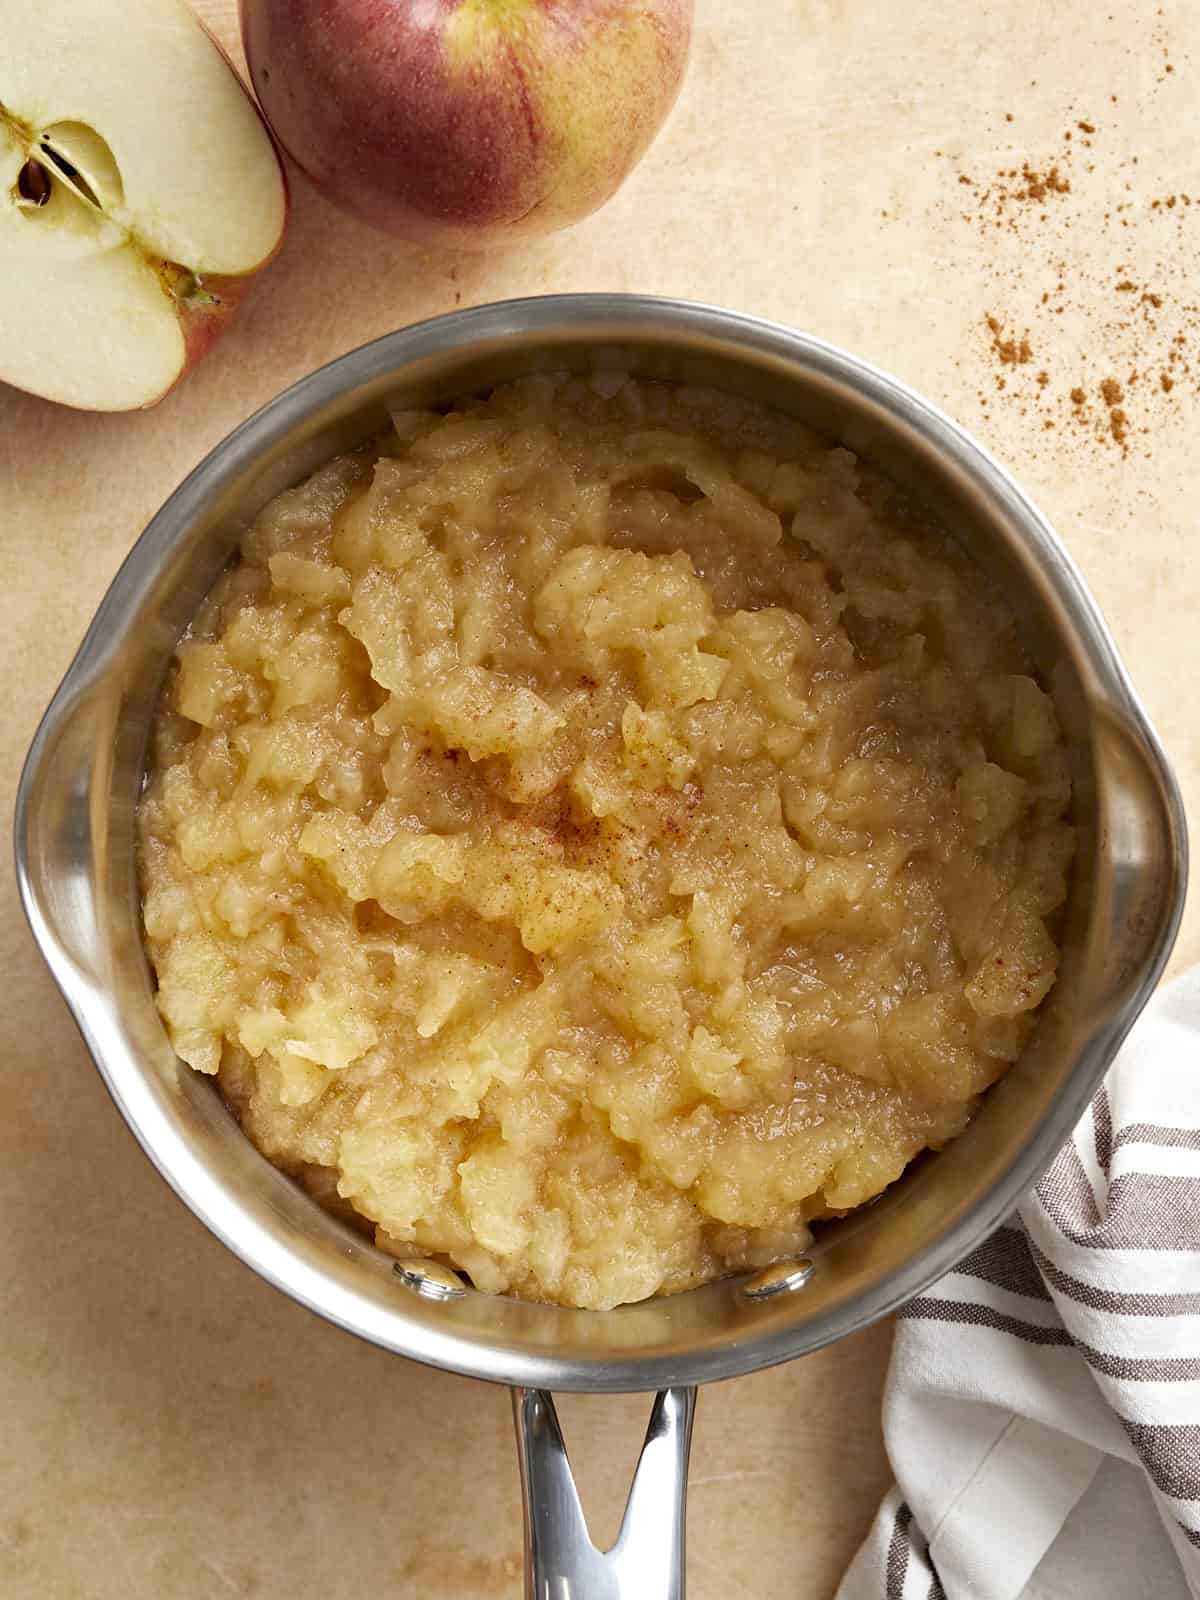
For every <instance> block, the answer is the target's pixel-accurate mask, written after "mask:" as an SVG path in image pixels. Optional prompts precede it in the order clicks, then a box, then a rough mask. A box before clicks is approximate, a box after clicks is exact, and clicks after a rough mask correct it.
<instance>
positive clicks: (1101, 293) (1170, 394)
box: [938, 23, 1200, 461]
mask: <svg viewBox="0 0 1200 1600" xmlns="http://www.w3.org/2000/svg"><path fill="white" fill-rule="evenodd" d="M1158 27H1159V32H1158V33H1157V34H1156V35H1155V37H1154V38H1153V39H1152V40H1150V41H1149V43H1150V45H1152V46H1155V47H1159V48H1161V49H1162V51H1163V54H1164V56H1165V54H1166V48H1167V47H1166V43H1165V37H1164V36H1163V34H1162V27H1163V25H1162V24H1161V23H1160V24H1159V25H1158ZM1142 48H1143V49H1144V48H1146V43H1145V42H1144V43H1143V46H1142ZM1181 76H1182V67H1181V73H1180V75H1179V76H1178V77H1176V79H1175V80H1174V82H1175V83H1180V87H1179V90H1175V88H1174V84H1172V86H1171V88H1170V89H1155V90H1154V91H1153V93H1155V94H1156V95H1157V94H1164V95H1165V94H1168V93H1170V94H1181V93H1182V92H1183V85H1182V83H1181V82H1180V77H1181ZM1157 81H1158V82H1159V83H1160V84H1161V83H1164V82H1166V81H1168V80H1165V79H1163V78H1161V77H1160V78H1159V79H1158V80H1157ZM1106 100H1107V101H1108V102H1109V103H1110V104H1111V106H1112V107H1114V108H1115V107H1116V106H1117V104H1118V97H1117V96H1116V95H1115V94H1114V95H1110V96H1107V97H1106ZM1172 104H1173V102H1172ZM1063 109H1064V111H1065V113H1066V114H1065V115H1064V117H1063V122H1062V123H1061V124H1059V126H1060V127H1062V128H1063V132H1062V133H1061V134H1060V135H1059V136H1058V139H1057V141H1052V143H1051V146H1050V147H1049V148H1047V147H1046V146H1041V147H1039V148H1038V149H1037V150H1034V151H1030V152H1029V154H1027V155H1023V154H1022V153H1021V152H1020V149H1019V146H1018V148H1017V149H1015V150H1014V149H1012V143H1013V141H1014V140H1016V139H1019V137H1020V127H1021V120H1022V119H1021V118H1020V117H1018V116H1015V115H1014V113H1013V112H1011V111H1008V112H1005V111H1001V112H997V113H996V114H995V120H994V121H993V122H992V125H991V126H990V127H988V128H986V129H985V130H984V132H983V133H982V134H981V137H980V141H979V144H980V147H981V148H984V149H994V148H996V147H997V146H999V148H1000V150H1001V152H1002V154H1001V158H1000V160H999V161H997V160H996V158H995V156H993V157H992V160H991V161H990V162H989V163H988V165H987V166H986V167H983V166H982V164H980V163H978V162H972V160H971V155H970V145H969V144H967V145H966V147H965V149H964V148H963V147H959V148H957V149H947V150H945V151H944V152H942V151H939V152H938V154H939V156H943V157H944V159H945V160H946V162H947V163H948V164H951V163H952V165H951V166H950V175H951V181H952V183H953V190H952V195H947V196H946V198H945V199H944V200H943V201H942V202H941V209H942V210H943V211H944V213H945V214H946V215H947V216H948V217H949V218H951V219H953V220H954V221H955V222H956V223H958V224H960V225H966V226H968V227H969V228H970V229H971V230H972V231H973V232H974V233H976V234H982V235H983V236H985V237H986V238H987V239H988V249H987V251H986V253H982V252H980V251H979V250H978V249H975V250H973V251H972V252H971V257H970V260H971V265H972V267H973V269H974V270H975V271H980V270H982V283H981V289H982V291H983V295H985V296H986V298H984V299H983V304H982V305H981V306H980V313H979V317H980V320H979V323H978V324H977V326H978V328H979V330H980V332H981V334H982V340H981V341H979V336H978V335H977V341H979V342H977V343H976V344H975V349H976V351H978V350H979V349H980V347H981V345H982V349H983V350H984V351H985V352H986V357H987V360H988V362H989V365H990V366H991V367H992V375H991V382H990V383H989V385H988V386H987V388H986V390H985V389H980V390H979V403H980V405H981V406H982V407H985V408H986V407H987V406H988V405H989V396H990V397H991V400H992V402H993V403H994V404H996V405H1001V404H1002V405H1003V406H1004V407H1005V408H1006V409H1015V410H1016V411H1017V413H1018V415H1020V416H1025V417H1028V418H1029V419H1030V420H1031V422H1032V423H1033V425H1034V426H1036V428H1037V435H1036V437H1037V438H1039V439H1044V440H1045V441H1046V446H1045V447H1046V448H1054V450H1055V453H1056V455H1061V453H1062V450H1063V449H1064V448H1074V449H1079V448H1085V447H1086V448H1095V447H1101V448H1103V449H1106V450H1107V451H1108V452H1111V453H1112V454H1113V455H1114V456H1115V458H1116V460H1117V461H1120V460H1123V459H1125V458H1126V457H1128V456H1129V455H1130V454H1131V452H1132V451H1134V450H1135V449H1136V450H1139V451H1145V452H1146V453H1148V452H1149V448H1150V445H1151V443H1152V435H1153V433H1154V431H1155V430H1156V429H1157V428H1159V427H1161V426H1163V425H1165V424H1166V423H1168V422H1170V421H1171V420H1172V419H1174V418H1178V417H1181V416H1182V415H1183V407H1184V405H1186V404H1187V403H1188V401H1189V399H1190V396H1191V395H1193V394H1200V362H1197V363H1196V364H1195V365H1194V366H1193V363H1192V360H1191V350H1192V348H1193V343H1194V341H1190V340H1189V336H1190V335H1192V334H1195V335H1197V336H1198V337H1200V303H1198V302H1200V295H1197V294H1196V292H1195V289H1194V285H1193V282H1192V281H1191V272H1192V266H1191V264H1192V263H1193V262H1194V260H1195V257H1196V252H1197V247H1198V246H1200V196H1197V204H1196V206H1195V208H1194V209H1193V207H1192V199H1191V196H1189V195H1185V194H1184V193H1183V192H1182V191H1175V192H1170V191H1167V192H1164V191H1166V184H1165V183H1163V185H1162V189H1160V191H1159V194H1158V195H1157V196H1155V195H1154V193H1153V189H1151V192H1150V193H1149V194H1147V193H1146V174H1147V172H1148V170H1149V162H1148V161H1147V160H1146V154H1147V153H1146V151H1145V150H1142V151H1140V152H1138V153H1135V152H1134V151H1132V150H1125V151H1123V150H1122V148H1121V145H1122V133H1121V128H1120V126H1119V124H1118V123H1117V121H1116V119H1117V117H1118V116H1121V117H1124V118H1136V117H1138V116H1140V115H1141V114H1142V113H1143V112H1144V110H1145V107H1144V106H1142V105H1141V104H1140V103H1139V104H1136V105H1135V104H1134V103H1133V102H1130V109H1129V110H1128V111H1126V110H1125V109H1124V108H1122V110H1121V112H1120V113H1118V112H1117V111H1116V110H1113V111H1111V112H1109V113H1108V116H1107V117H1106V118H1105V119H1102V120H1097V119H1096V118H1095V117H1093V116H1091V115H1088V114H1086V113H1087V112H1088V111H1089V109H1090V108H1089V107H1087V106H1083V107H1073V106H1070V105H1068V106H1066V107H1065V108H1063ZM1106 110H1107V106H1106ZM1110 119H1111V120H1110ZM1039 120H1040V119H1039ZM1043 125H1044V124H1043ZM1006 146H1007V147H1008V152H1011V153H1008V152H1006V149H1005V147H1006ZM1005 154H1007V159H1005ZM1139 154H1140V156H1141V158H1142V165H1141V166H1139ZM1106 244H1107V245H1109V246H1111V247H1112V249H1111V251H1110V252H1109V253H1108V254H1107V255H1105V245H1106ZM1081 245H1084V246H1085V248H1081ZM981 254H983V255H984V264H983V266H982V269H980V267H979V265H978V263H979V258H980V255H981ZM1035 352H1036V356H1037V360H1036V363H1035V361H1034V356H1035ZM1106 372H1107V374H1109V375H1108V376H1104V374H1105V373H1106ZM1118 375H1120V376H1118Z"/></svg>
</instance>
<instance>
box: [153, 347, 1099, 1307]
mask: <svg viewBox="0 0 1200 1600" xmlns="http://www.w3.org/2000/svg"><path fill="white" fill-rule="evenodd" d="M394 423H395V426H394V431H393V432H392V433H390V434H389V436H388V438H387V439H386V440H384V441H382V442H377V443H376V445H375V446H374V447H372V448H371V449H369V450H366V451H363V452H362V453H359V454H355V455H349V456H345V457H342V458H340V459H338V460H335V461H332V462H331V463H329V465H327V466H325V467H324V468H322V469H321V470H320V471H319V472H317V473H316V474H315V475H314V476H313V477H312V478H310V479H309V480H308V481H307V482H306V483H304V484H302V485H301V486H300V487H299V488H296V489H292V490H289V491H288V492H287V493H285V494H282V495H280V496H279V497H278V498H277V499H276V500H275V501H274V502H273V503H272V504H271V505H269V506H268V507H267V508H266V510H264V511H263V512H262V514H261V515H260V516H259V517H258V519H257V521H256V522H255V523H254V525H253V527H252V528H251V529H250V531H249V532H248V534H247V535H246V537H245V539H244V542H243V545H242V550H241V556H240V559H239V561H238V562H237V563H236V565H234V566H233V567H232V568H231V569H230V570H229V571H228V573H227V574H226V575H225V576H224V578H223V579H222V580H221V582H220V583H219V584H218V586H217V589H216V591H215V592H214V594H213V595H212V597H211V599H210V600H209V602H208V603H207V605H206V606H205V608H204V610H203V613H202V614H201V616H200V617H199V619H198V620H197V622H196V624H195V626H194V627H193V628H192V630H191V632H190V633H189V635H188V636H187V637H186V638H185V640H184V641H183V642H182V644H181V645H180V647H179V651H178V659H177V663H176V664H175V666H174V667H173V669H172V675H171V677H170V680H169V683H168V687H167V690H166V697H165V703H164V707H163V709H162V711H161V713H160V716H159V719H158V723H157V727H156V734H155V750H154V753H153V759H152V771H151V777H150V781H149V783H148V787H147V789H146V792H145V796H144V798H143V800H142V802H141V808H140V859H141V873H142V885H143V894H144V916H145V930H146V940H147V945H148V948H149V952H150V957H151V960H152V963H153V967H154V970H155V972H156V974H157V980H158V1005H159V1009H160V1011H161V1013H162V1016H163V1019H164V1021H165V1023H166V1026H167V1029H168V1031H169V1034H170V1037H171V1039H172V1041H173V1043H174V1046H175V1049H176V1050H177V1051H178V1053H179V1055H180V1056H182V1057H183V1059H184V1060H185V1061H186V1062H188V1063H190V1065H191V1066H192V1067H194V1068H196V1069H197V1070H198V1071H200V1072H205V1073H212V1074H216V1075H217V1077H218V1079H219V1083H220V1087H221V1090H222V1092H223V1093H224V1095H225V1097H226V1099H227V1100H228V1102H229V1104H230V1105H231V1106H232V1107H233V1109H234V1111H235V1112H236V1114H237V1116H238V1117H239V1118H240V1120H241V1123H242V1126H243V1127H244V1128H245V1130H246V1132H247V1134H248V1135H249V1137H250V1138H251V1139H252V1140H253V1141H254V1143H255V1144H256V1145H257V1146H258V1148H259V1149H260V1150H261V1151H262V1152H263V1153H264V1154H265V1155H266V1156H267V1157H268V1158H269V1159H270V1160H271V1161H273V1162H275V1163H276V1164H277V1165H278V1166H280V1167H282V1168H283V1169H284V1170H285V1171H287V1172H289V1173H292V1174H294V1175H295V1176H296V1177H297V1178H299V1179H300V1180H301V1181H302V1182H304V1183H305V1184H306V1185H308V1187H309V1188H310V1189H311V1190H312V1192H313V1193H315V1194H316V1195H317V1196H318V1197H319V1198H320V1199H321V1200H322V1201H323V1202H325V1203H326V1204H328V1205H330V1206H332V1207H334V1208H336V1209H338V1210H339V1211H340V1212H341V1213H342V1214H343V1215H346V1216H354V1217H355V1218H356V1219H357V1220H359V1221H360V1223H361V1225H363V1226H370V1227H372V1228H373V1229H374V1233H375V1237H376V1239H377V1240H378V1243H379V1244H380V1245H381V1246H382V1248H383V1249H385V1250H387V1251H391V1252H393V1253H395V1254H398V1255H404V1256H412V1255H420V1254H430V1255H435V1256H438V1257H440V1258H443V1259H445V1260H448V1261H449V1262H450V1263H452V1264H453V1265H454V1266H456V1267H458V1268H460V1269H462V1270H463V1271H465V1272H466V1273H467V1274H468V1275H469V1276H470V1278H471V1280H472V1281H473V1282H474V1283H475V1284H476V1285H477V1286H478V1287H480V1288H482V1289H484V1290H490V1291H497V1292H503V1291H511V1292H513V1293H515V1294H518V1295H522V1296H526V1297H530V1298H534V1299H539V1300H546V1301H555V1302H559V1303H562V1304H566V1305H574V1306H594V1307H601V1306H612V1305H615V1304H617V1303H619V1302H622V1301H631V1300H639V1299H641V1298H643V1297H644V1296H647V1295H652V1294H655V1293H660V1292H671V1291H675V1290H680V1289H684V1288H687V1287H688V1286H690V1285H693V1284H697V1283H700V1282H702V1281H704V1280H705V1279H709V1278H712V1277H715V1276H717V1275H719V1274H721V1273H724V1272H727V1271H730V1270H733V1269H735V1268H740V1267H745V1266H749V1265H758V1264H762V1263H765V1262H767V1261H770V1260H772V1259H776V1258H778V1257H780V1256H783V1255H786V1254H789V1253H792V1252H795V1251H796V1250H798V1249H800V1248H802V1247H803V1245H804V1243H805V1242H806V1240H807V1239H808V1237H809V1232H808V1230H809V1224H810V1223H811V1222H812V1221H813V1219H815V1218H820V1217H825V1216H828V1215H830V1214H836V1213H840V1212H844V1211H846V1210H847V1209H849V1208H850V1207H853V1206H857V1205H860V1204H862V1203H863V1202H864V1201H866V1200H869V1199H870V1198H871V1197H872V1196H873V1195H877V1194H878V1193H879V1192H880V1190H882V1189H883V1188H884V1187H885V1186H886V1185H887V1184H889V1183H891V1182H892V1181H893V1180H894V1179H895V1178H896V1177H898V1176H899V1174H900V1173H901V1171H902V1170H903V1169H904V1166H905V1164H906V1163H907V1162H909V1161H910V1160H911V1159H912V1157H913V1156H914V1155H915V1154H916V1153H917V1152H918V1151H920V1150H922V1149H924V1148H926V1147H932V1148H934V1149H936V1148H938V1147H940V1146H941V1145H944V1144H945V1143H946V1141H947V1140H949V1139H952V1138H953V1137H954V1136H955V1134H957V1133H958V1132H959V1131H960V1130H961V1129H962V1128H963V1126H964V1125H965V1123H966V1122H967V1120H968V1118H969V1117H970V1115H971V1112H972V1110H973V1108H974V1107H975V1105H976V1104H977V1102H978V1099H979V1096H980V1095H981V1093H982V1092H983V1091H984V1090H985V1089H986V1088H987V1086H988V1085H989V1084H990V1083H992V1082H993V1081H994V1080H995V1079H997V1078H999V1077H1000V1076H1001V1074H1002V1073H1003V1072H1004V1071H1005V1070H1006V1068H1007V1067H1008V1066H1009V1064H1010V1063H1011V1062H1012V1061H1013V1060H1014V1058H1015V1057H1016V1056H1017V1055H1018V1053H1019V1052H1020V1050H1021V1048H1022V1045H1023V1042H1024V1041H1025V1039H1026V1036H1027V1034H1028V1032H1029V1030H1030V1027H1031V1026H1032V1022H1033V1017H1034V1013H1035V1011H1036V1008H1037V1006H1038V1004H1039V1002H1040V1001H1041V1000H1042V999H1043V997H1044V996H1045V994H1046V993H1047V991H1048V990H1049V988H1050V986H1051V985H1052V984H1053V982H1054V977H1055V967H1056V961H1057V950H1056V944H1055V938H1054V933H1053V927H1054V916H1055V912H1056V909H1057V908H1058V907H1059V906H1060V905H1061V904H1062V902H1063V900H1064V896H1065V892H1066V876H1067V873H1068V869H1069V866H1070V861H1071V855H1072V832H1071V828H1070V826H1069V824H1068V822H1067V820H1066V817H1067V812H1068V804H1069V797H1070V785H1069V780H1068V775H1067V764H1066V756H1065V750H1064V745H1063V741H1062V738H1061V736H1060V733H1059V728H1058V725H1057V722H1056V720H1055V713H1054V708H1053V705H1052V703H1051V701H1050V699H1049V698H1048V696H1047V695H1046V694H1045V693H1044V692H1043V691H1042V689H1041V688H1039V686H1038V684H1037V682H1036V681H1035V679H1034V677H1033V676H1032V673H1031V669H1030V666H1029V663H1028V661H1027V659H1026V658H1025V656H1024V655H1023V653H1022V650H1021V647H1020V645H1019V643H1018V641H1017V638H1016V635H1015V630H1014V626H1013V621H1012V618H1011V617H1010V616H1009V614H1008V613H1007V612H1006V610H1005V609H1004V606H1003V605H1002V603H1001V602H1000V600H999V599H998V597H997V596H996V594H995V593H993V592H992V591H991V590H990V589H989V588H988V586H987V585H986V583H985V582H984V580H983V578H982V576H981V574H980V573H978V572H977V571H976V570H975V569H973V568H972V566H971V565H970V563H969V562H968V561H967V559H966V558H965V557H964V556H963V555H962V554H961V552H960V551H959V550H958V549H957V547H956V546H954V545H953V544H951V543H950V542H948V541H947V540H945V539H944V538H942V537H941V536H940V535H939V534H938V532H937V531H936V529H933V528H931V527H930V526H928V525H926V524H925V523H924V522H923V521H922V519H921V517H920V516H919V515H918V514H917V513H916V512H915V511H914V510H913V509H912V508H911V507H909V506H907V505H906V504H905V503H904V502H903V500H902V498H901V497H900V496H899V495H898V493H897V492H896V491H895V490H894V489H892V488H891V487H890V486H889V485H888V484H887V483H886V482H885V481H884V480H883V479H881V478H880V477H879V476H878V475H876V474H873V473H872V472H870V471H869V470H867V469H865V468H864V466H863V465H862V464H861V463H859V462H858V461H856V459H855V457H854V456H853V455H852V454H851V453H849V452H848V451H847V450H844V449H830V448H829V447H828V445H827V444H825V443H823V442H821V441H819V440H818V439H816V438H815V437H814V436H813V435H811V434H810V433H808V432H807V431H806V430H805V429H803V428H802V427H801V426H799V425H798V424H797V423H795V422H793V421H790V420H788V419H786V418H784V417H781V416H778V415H775V414H772V413H769V412H766V411H763V410H759V409H756V408H755V407H753V406H751V405H749V404H748V403H746V402H742V401H739V400H735V399H733V398H730V397H728V396H721V395H718V394H715V393H712V392H709V391H704V390H694V389H686V388H679V389H673V388H671V387H668V386H665V385H655V384H645V383H638V382H634V381H626V380H624V379H622V378H621V377H620V376H612V375H606V376H603V377H600V378H596V379H592V380H590V381H585V380H582V379H571V380H568V379H565V378H560V379H549V378H535V379H530V380H527V381H524V382H521V383H517V384H514V385H512V386H510V387H507V388H503V389H500V390H498V391H497V392H495V393H494V394H492V395H491V396H490V397H489V398H487V399H483V400H477V401H470V402H467V403H464V404H461V405H458V406H456V407H455V408H454V409H453V410H449V411H447V412H432V411H430V412H425V411H420V412H412V411H406V412H402V413H397V414H396V415H395V417H394ZM364 1219H365V1220H364Z"/></svg>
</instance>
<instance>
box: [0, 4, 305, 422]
mask: <svg viewBox="0 0 1200 1600" xmlns="http://www.w3.org/2000/svg"><path fill="white" fill-rule="evenodd" d="M0 40H3V47H2V48H0V380H2V381H3V382H5V383H10V384H14V385H15V386H16V387H17V388H20V389H27V390H29V391H30V392H31V393H33V394H38V395H43V396H45V398H47V399H49V400H57V401H61V402H63V403H64V404H66V405H70V406H78V407H80V408H81V409H83V410H89V411H132V410H135V409H137V408H138V407H141V406H149V405H153V404H154V402H155V401H156V400H160V399H162V397H163V395H165V394H166V393H167V391H168V390H169V389H170V388H171V387H172V386H173V385H174V384H175V383H177V382H178V380H179V379H180V378H181V377H183V375H184V374H185V373H186V372H187V371H188V369H189V368H190V367H191V366H193V365H194V364H195V362H196V361H198V360H199V359H200V357H201V356H202V355H203V354H204V352H205V351H206V350H207V349H208V348H209V347H210V346H211V345H212V343H213V342H214V340H216V339H217V338H218V337H219V336H220V334H221V332H222V331H223V329H224V327H225V324H226V323H227V322H228V320H229V318H230V316H231V315H232V314H233V312H234V310H235V309H236V308H237V305H238V303H239V302H240V301H241V300H242V298H243V297H244V295H245V293H246V290H247V288H248V287H249V284H250V282H251V280H252V278H253V275H254V274H255V273H256V272H258V271H259V270H260V269H261V268H262V267H264V266H266V264H267V262H268V261H270V259H271V257H272V256H273V255H274V254H275V252H276V251H277V250H278V248H279V245H280V242H281V240H282V238H283V229H284V223H285V220H286V214H287V190H286V187H285V184H284V177H283V171H282V168H281V166H280V163H279V158H278V156H277V154H276V152H275V147H274V144H273V143H272V140H271V137H270V135H269V134H268V132H267V130H266V127H265V125H264V124H263V122H262V119H261V117H260V116H259V113H258V110H257V108H256V107H255V105H254V104H253V102H252V101H251V99H250V98H249V96H248V95H247V93H246V91H245V90H244V89H243V87H242V85H241V83H240V82H239V81H238V78H237V76H236V74H235V73H234V71H233V69H232V67H231V66H230V65H229V63H228V62H227V61H226V60H225V58H224V56H223V55H222V54H221V52H220V50H219V49H218V47H217V46H216V44H215V43H214V42H213V40H212V39H211V38H210V37H209V35H208V34H207V33H206V32H205V31H204V29H203V27H201V25H200V23H199V22H198V21H197V19H196V18H195V17H194V16H193V15H192V13H191V12H190V11H189V10H188V9H187V7H186V6H185V5H183V4H182V3H181V0H39V3H38V4H37V5H36V6H33V7H31V6H30V5H29V0H0Z"/></svg>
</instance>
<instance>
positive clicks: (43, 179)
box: [17, 156, 50, 206]
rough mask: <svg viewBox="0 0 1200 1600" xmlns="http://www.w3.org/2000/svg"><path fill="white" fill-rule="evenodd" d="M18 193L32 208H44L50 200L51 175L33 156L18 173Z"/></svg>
mask: <svg viewBox="0 0 1200 1600" xmlns="http://www.w3.org/2000/svg"><path fill="white" fill-rule="evenodd" d="M17 193H18V194H19V195H20V197H21V199H22V200H24V201H26V203H27V204H29V205H31V206H44V205H45V204H46V201H47V200H49V198H50V174H49V173H48V172H47V171H46V169H45V167H43V166H42V164H41V162H40V161H35V160H34V159H33V157H32V156H30V158H29V160H28V161H27V162H26V163H25V165H24V166H23V167H22V168H21V170H20V172H18V173H17Z"/></svg>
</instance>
